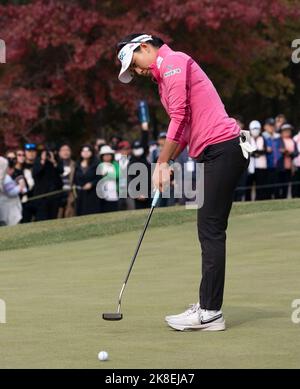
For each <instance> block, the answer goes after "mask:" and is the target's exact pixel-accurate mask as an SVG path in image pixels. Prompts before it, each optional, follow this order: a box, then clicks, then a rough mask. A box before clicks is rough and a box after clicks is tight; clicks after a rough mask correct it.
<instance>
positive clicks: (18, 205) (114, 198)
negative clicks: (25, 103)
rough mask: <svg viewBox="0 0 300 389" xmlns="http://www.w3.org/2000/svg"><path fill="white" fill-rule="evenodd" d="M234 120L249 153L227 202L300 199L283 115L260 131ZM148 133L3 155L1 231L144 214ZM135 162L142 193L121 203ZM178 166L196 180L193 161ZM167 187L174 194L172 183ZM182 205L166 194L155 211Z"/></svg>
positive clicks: (295, 155)
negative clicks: (246, 134) (246, 136)
mask: <svg viewBox="0 0 300 389" xmlns="http://www.w3.org/2000/svg"><path fill="white" fill-rule="evenodd" d="M235 118H236V120H237V121H238V123H239V125H240V127H241V128H242V129H245V130H249V131H250V134H251V142H252V144H253V145H255V146H256V151H255V152H253V153H252V156H251V160H250V164H249V167H248V170H247V171H245V173H244V174H243V176H242V177H241V179H240V182H239V184H238V187H237V189H236V192H235V195H234V200H235V201H255V200H267V199H284V198H290V197H300V154H299V151H300V131H298V130H297V129H296V128H295V127H294V126H293V125H291V124H290V123H289V122H288V119H287V118H286V117H285V115H283V114H279V115H277V116H276V118H275V119H274V118H267V119H266V120H265V121H264V122H263V123H261V122H259V121H257V120H252V121H251V122H250V123H248V124H247V125H246V126H245V124H244V123H243V119H242V117H240V116H236V117H235ZM150 133H151V131H149V130H148V128H147V126H142V128H141V135H140V137H139V139H136V140H134V141H133V142H129V141H128V140H127V139H124V138H123V137H121V136H119V135H117V134H116V135H113V136H111V137H110V138H109V139H103V138H97V139H95V140H94V141H93V142H89V143H86V144H83V145H82V146H81V147H80V150H79V152H78V153H76V154H75V153H74V151H73V150H72V147H71V145H70V144H68V143H67V142H62V143H61V144H60V145H56V144H46V145H37V144H35V143H26V144H25V145H24V147H20V148H17V149H9V150H7V151H6V153H5V154H4V155H3V156H2V157H1V158H0V222H1V225H14V224H17V223H20V222H21V223H28V222H32V221H41V220H48V219H55V218H65V217H72V216H76V215H77V216H81V215H87V214H93V213H102V212H113V211H118V210H129V209H141V208H148V207H150V205H151V163H155V162H156V161H157V159H158V156H159V153H160V150H161V148H162V147H163V145H164V142H165V139H166V132H160V133H159V134H158V137H157V139H151V137H150V136H149V134H150ZM122 156H126V157H127V158H126V159H123V158H121V157H122ZM135 162H140V163H142V164H143V165H145V167H146V168H147V172H148V179H149V192H148V194H146V195H142V196H139V197H137V198H130V197H127V198H120V196H119V193H120V191H121V190H122V189H124V188H123V186H124V185H125V186H127V185H128V183H129V182H130V181H131V180H132V179H134V178H135V177H136V176H138V175H139V173H137V174H136V175H128V177H127V178H126V179H125V180H124V179H123V180H122V178H121V176H120V174H119V172H120V168H121V167H122V168H124V166H121V164H127V165H128V166H127V168H129V166H130V165H131V164H133V163H135ZM177 162H179V163H180V164H182V166H183V169H182V171H183V174H185V172H187V171H189V172H191V171H192V172H194V173H195V171H196V169H195V161H193V160H192V159H191V158H190V157H189V156H188V150H187V149H186V150H184V151H183V153H182V154H181V155H180V157H179V158H178V160H177ZM103 177H105V194H104V195H103V196H101V198H100V197H99V196H97V194H96V186H97V183H98V182H99V180H100V179H101V178H103ZM191 177H192V179H194V178H195V175H194V174H193V173H192V174H191ZM123 181H124V182H123ZM171 184H172V187H174V185H176V182H174V180H173V181H172V182H171ZM125 189H126V188H125ZM186 200H187V199H186V198H184V197H182V198H174V190H173V191H172V190H171V192H170V198H164V199H161V203H160V206H170V205H175V204H178V203H179V204H185V202H186Z"/></svg>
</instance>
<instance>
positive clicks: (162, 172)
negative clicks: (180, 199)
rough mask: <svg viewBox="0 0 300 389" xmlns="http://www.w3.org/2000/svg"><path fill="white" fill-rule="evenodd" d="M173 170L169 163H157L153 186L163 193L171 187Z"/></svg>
mask: <svg viewBox="0 0 300 389" xmlns="http://www.w3.org/2000/svg"><path fill="white" fill-rule="evenodd" d="M171 173H172V170H171V169H170V166H169V164H168V163H167V162H163V163H157V164H156V167H155V169H154V173H153V176H152V181H153V186H154V188H155V189H159V191H160V192H163V191H164V190H165V189H166V188H167V187H168V186H169V185H170V177H171Z"/></svg>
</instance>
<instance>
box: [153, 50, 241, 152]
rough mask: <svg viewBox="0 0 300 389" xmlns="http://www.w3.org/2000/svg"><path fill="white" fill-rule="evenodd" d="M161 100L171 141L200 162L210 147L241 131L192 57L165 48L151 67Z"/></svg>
mask: <svg viewBox="0 0 300 389" xmlns="http://www.w3.org/2000/svg"><path fill="white" fill-rule="evenodd" d="M150 70H151V72H152V75H153V77H154V78H155V79H156V81H157V83H158V88H159V94H160V99H161V102H162V104H163V106H164V107H165V109H166V111H167V113H168V114H169V116H170V119H171V121H170V124H169V128H168V132H167V139H169V140H171V141H173V142H176V143H179V144H181V148H182V149H183V148H184V147H185V146H186V145H189V155H190V156H191V157H192V158H197V157H199V155H200V154H201V152H202V151H203V150H204V148H205V147H206V146H208V145H211V144H215V143H220V142H223V141H226V140H229V139H233V138H236V137H237V136H238V135H239V133H240V128H239V126H238V125H237V123H236V121H235V120H234V119H232V118H230V117H229V116H228V114H227V113H226V111H225V108H224V105H223V103H222V101H221V99H220V97H219V95H218V93H217V91H216V89H215V87H214V86H213V84H212V82H211V81H210V79H209V78H208V77H207V75H206V74H205V73H204V71H203V70H202V69H201V68H200V66H199V65H198V64H197V63H196V62H195V61H194V60H193V59H192V58H191V57H189V56H188V55H186V54H184V53H181V52H179V51H173V50H172V49H171V48H170V47H169V46H167V45H163V46H161V47H160V48H159V50H158V55H157V58H156V61H155V62H154V63H153V64H152V65H150Z"/></svg>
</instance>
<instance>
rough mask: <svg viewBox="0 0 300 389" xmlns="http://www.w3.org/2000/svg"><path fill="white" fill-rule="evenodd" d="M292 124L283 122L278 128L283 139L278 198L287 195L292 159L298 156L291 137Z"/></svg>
mask: <svg viewBox="0 0 300 389" xmlns="http://www.w3.org/2000/svg"><path fill="white" fill-rule="evenodd" d="M292 131H293V126H292V125H291V124H288V123H286V124H283V125H282V126H281V128H280V134H281V139H282V141H283V149H282V153H283V163H282V166H281V169H280V170H279V172H278V174H279V182H280V183H281V184H282V185H281V186H279V188H278V191H279V194H278V196H279V198H281V199H286V198H287V195H288V186H289V183H290V182H291V179H292V167H293V159H294V158H296V157H297V156H298V154H299V153H298V149H297V145H296V142H295V141H294V139H293V138H292Z"/></svg>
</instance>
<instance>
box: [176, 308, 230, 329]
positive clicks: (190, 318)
mask: <svg viewBox="0 0 300 389" xmlns="http://www.w3.org/2000/svg"><path fill="white" fill-rule="evenodd" d="M168 325H169V326H170V327H172V328H174V329H175V330H178V331H186V330H202V331H224V330H225V320H224V317H223V314H222V311H208V310H205V309H198V310H197V311H196V312H191V313H190V314H188V315H185V316H181V317H177V318H176V317H173V318H171V319H169V320H168Z"/></svg>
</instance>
